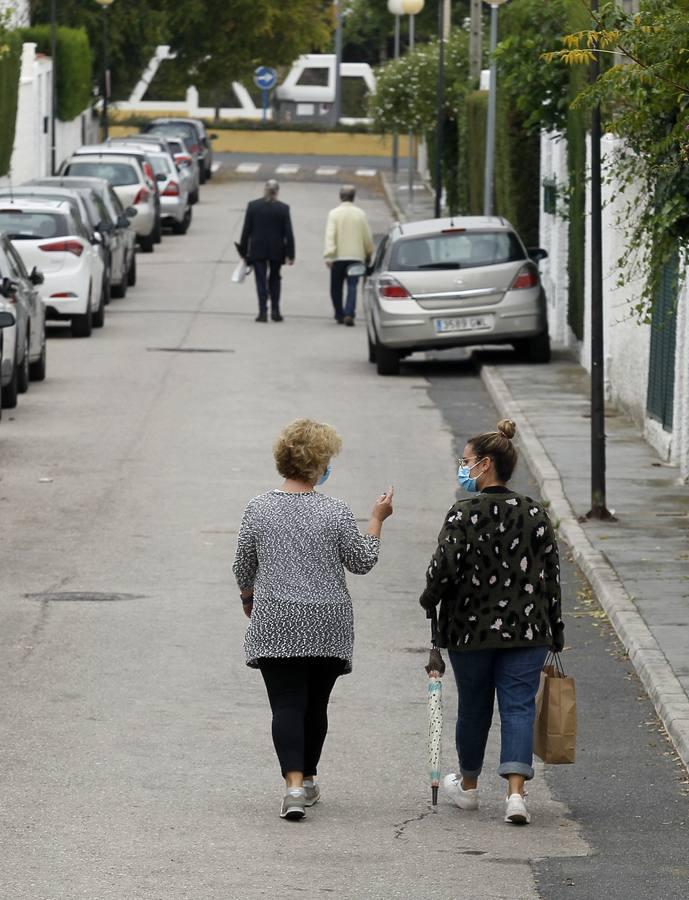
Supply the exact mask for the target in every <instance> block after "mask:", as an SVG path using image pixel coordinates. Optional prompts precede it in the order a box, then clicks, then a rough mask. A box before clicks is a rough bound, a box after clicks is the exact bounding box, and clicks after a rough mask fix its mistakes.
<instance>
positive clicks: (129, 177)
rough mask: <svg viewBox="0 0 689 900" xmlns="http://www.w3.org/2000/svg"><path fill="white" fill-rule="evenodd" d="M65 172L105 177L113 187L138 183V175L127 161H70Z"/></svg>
mask: <svg viewBox="0 0 689 900" xmlns="http://www.w3.org/2000/svg"><path fill="white" fill-rule="evenodd" d="M65 173H66V174H67V175H87V176H89V177H95V178H107V180H108V181H109V182H110V184H111V185H112V186H113V187H123V186H124V185H128V184H138V183H139V176H138V174H137V172H136V169H135V168H134V166H128V165H127V163H117V162H107V161H106V160H97V161H94V162H87V161H86V160H84V161H83V162H72V163H70V164H69V165H68V166H67V169H66V172H65Z"/></svg>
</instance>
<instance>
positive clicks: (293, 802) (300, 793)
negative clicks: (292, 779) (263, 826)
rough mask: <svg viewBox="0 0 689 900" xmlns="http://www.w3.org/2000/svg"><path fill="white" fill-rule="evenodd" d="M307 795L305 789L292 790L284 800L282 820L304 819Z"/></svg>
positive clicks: (281, 811)
mask: <svg viewBox="0 0 689 900" xmlns="http://www.w3.org/2000/svg"><path fill="white" fill-rule="evenodd" d="M305 806H306V794H305V793H304V788H290V790H289V791H287V793H286V794H285V796H284V797H283V800H282V807H281V809H280V818H281V819H295V820H296V819H303V818H304V816H305V815H306V813H305V811H304V807H305Z"/></svg>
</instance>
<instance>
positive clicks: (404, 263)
mask: <svg viewBox="0 0 689 900" xmlns="http://www.w3.org/2000/svg"><path fill="white" fill-rule="evenodd" d="M525 258H526V257H525V254H524V250H523V248H522V246H521V244H520V242H519V239H518V238H517V236H516V235H515V234H514V233H513V232H511V231H456V232H448V233H446V234H433V235H426V236H424V237H419V238H405V239H402V240H399V241H397V242H396V243H395V245H394V247H393V249H392V255H391V257H390V265H389V268H390V269H391V270H392V271H402V272H409V271H414V270H419V269H471V268H474V267H476V266H494V265H497V264H499V263H507V262H515V261H516V260H520V259H525Z"/></svg>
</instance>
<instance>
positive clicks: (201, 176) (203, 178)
mask: <svg viewBox="0 0 689 900" xmlns="http://www.w3.org/2000/svg"><path fill="white" fill-rule="evenodd" d="M199 181H200V182H201V184H205V183H206V167H205V166H201V171H200V172H199Z"/></svg>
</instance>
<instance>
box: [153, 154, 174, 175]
mask: <svg viewBox="0 0 689 900" xmlns="http://www.w3.org/2000/svg"><path fill="white" fill-rule="evenodd" d="M149 159H150V160H151V165H152V166H153V171H154V172H155V174H156V175H160V174H162V175H169V174H170V173H171V172H172V164H171V162H170V160H169V159H168V158H167V156H150V157H149Z"/></svg>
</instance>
